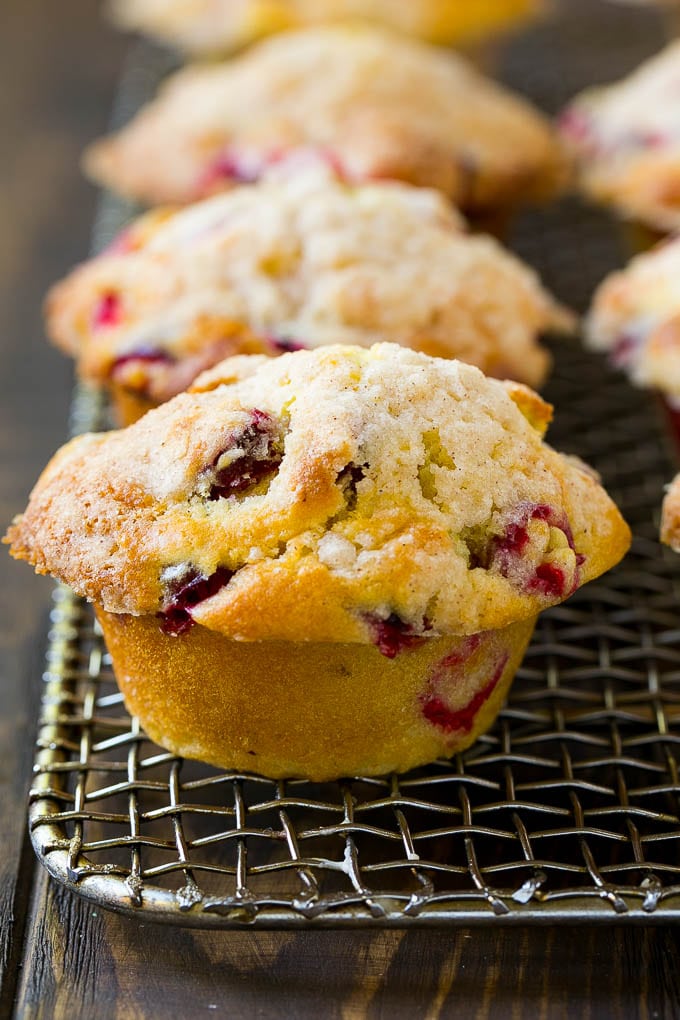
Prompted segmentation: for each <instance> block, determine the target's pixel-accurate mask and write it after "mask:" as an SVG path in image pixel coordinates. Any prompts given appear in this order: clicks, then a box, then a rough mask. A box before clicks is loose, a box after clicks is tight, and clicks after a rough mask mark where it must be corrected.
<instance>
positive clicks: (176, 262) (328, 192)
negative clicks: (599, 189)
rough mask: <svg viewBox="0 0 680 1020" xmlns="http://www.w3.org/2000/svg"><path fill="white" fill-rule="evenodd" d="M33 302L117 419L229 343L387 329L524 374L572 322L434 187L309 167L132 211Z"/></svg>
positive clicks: (296, 343) (274, 349) (359, 339)
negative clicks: (115, 234)
mask: <svg viewBox="0 0 680 1020" xmlns="http://www.w3.org/2000/svg"><path fill="white" fill-rule="evenodd" d="M46 312H47V329H48V333H49V335H50V336H51V337H52V339H53V340H54V342H55V343H56V344H57V345H58V346H60V347H61V348H63V349H64V350H65V351H67V352H68V353H69V354H72V355H73V356H74V357H75V358H77V360H78V367H79V371H80V374H81V376H82V377H83V378H85V379H87V380H88V381H90V382H94V383H95V384H97V385H103V386H105V387H106V388H107V389H108V390H109V391H110V392H111V394H112V395H113V400H114V406H115V407H116V409H117V417H118V420H119V421H121V422H122V423H123V424H129V423H131V422H132V421H134V420H136V418H138V417H139V416H140V414H142V413H144V411H146V410H148V409H149V407H151V406H152V405H155V404H159V403H162V402H163V401H165V400H168V399H169V398H170V397H172V396H174V395H175V394H177V393H179V392H181V391H182V390H184V389H186V388H187V386H188V385H189V383H190V382H191V381H192V379H193V378H194V377H195V376H196V375H198V374H199V372H200V371H202V370H203V369H205V368H207V367H209V366H210V365H213V364H216V363H217V362H218V361H221V360H222V359H223V358H225V357H227V356H228V355H232V354H253V353H262V354H270V355H275V354H280V353H281V352H282V351H286V350H294V349H297V348H305V347H313V346H318V345H321V344H329V343H337V342H349V343H355V344H360V345H361V346H365V347H369V346H370V345H371V344H372V343H375V342H376V341H377V340H380V339H386V340H390V341H394V342H397V343H400V344H403V345H404V346H407V347H413V348H415V349H417V350H422V351H425V352H426V353H428V354H433V355H437V356H442V357H457V358H461V359H462V360H464V361H467V362H470V363H472V364H476V365H477V366H478V367H480V368H481V369H482V370H483V371H484V372H486V373H487V374H491V375H496V376H499V377H506V376H508V377H510V378H514V379H519V380H520V381H522V382H526V383H528V384H530V385H532V386H537V385H539V384H540V383H541V382H542V380H543V378H544V376H545V374H546V370H547V368H548V364H549V357H548V354H547V352H546V351H545V350H544V349H543V348H542V347H541V346H540V345H539V343H538V335H539V334H540V333H541V332H545V331H549V330H559V329H564V328H569V327H570V326H571V325H572V319H571V317H570V316H569V314H568V313H567V312H566V311H565V310H564V309H562V308H560V307H559V306H558V305H557V303H556V302H554V301H553V300H552V299H551V298H550V296H549V295H548V294H547V293H546V292H545V291H544V290H543V289H542V287H541V286H540V283H539V281H538V279H537V277H536V276H535V274H534V273H533V272H532V271H531V270H530V269H528V268H527V267H525V266H524V265H523V264H522V263H521V262H520V261H519V260H518V259H516V258H515V257H514V256H513V255H511V254H510V253H509V252H506V251H504V250H503V249H502V248H501V246H500V245H499V244H498V243H496V242H495V241H494V240H492V239H491V238H488V237H481V236H475V237H471V236H468V235H466V234H465V233H464V232H463V229H462V224H461V221H460V219H459V217H458V216H457V215H456V213H455V212H454V211H453V209H452V208H451V206H450V205H449V204H448V203H447V202H446V200H445V199H444V198H443V197H442V196H441V195H439V194H438V193H437V192H434V191H430V190H425V189H419V188H412V187H409V186H408V185H401V184H394V183H386V184H364V185H357V186H355V187H350V186H348V185H342V184H340V183H338V182H336V181H333V180H324V179H323V178H322V177H321V178H319V177H318V176H317V175H316V174H312V175H307V176H306V175H303V176H302V177H300V176H294V177H292V178H290V177H289V178H286V179H283V180H280V181H276V180H270V181H263V182H260V183H259V184H256V185H251V186H243V187H240V188H236V189H234V190H233V191H230V192H228V193H226V194H222V195H217V196H215V197H213V198H210V199H206V200H205V201H203V202H202V203H198V204H196V205H193V206H189V207H188V208H185V209H182V210H180V211H174V212H173V211H172V210H165V211H163V210H157V211H155V212H153V213H149V214H147V215H146V216H144V217H142V218H140V219H139V220H137V221H136V222H134V223H132V224H131V225H130V226H129V227H128V228H127V230H125V231H124V232H123V234H122V235H121V236H120V237H119V238H118V240H117V241H116V242H114V244H113V245H112V247H111V248H110V249H109V250H107V251H106V252H105V253H104V254H102V255H100V256H99V257H97V258H95V259H92V260H91V261H90V262H88V263H86V264H85V265H83V266H81V267H79V268H78V269H76V270H75V271H74V272H73V273H71V275H70V276H68V277H67V278H66V279H65V280H64V281H62V282H61V283H59V284H57V285H56V286H55V287H54V288H53V289H52V291H51V292H50V295H49V297H48V300H47V303H46Z"/></svg>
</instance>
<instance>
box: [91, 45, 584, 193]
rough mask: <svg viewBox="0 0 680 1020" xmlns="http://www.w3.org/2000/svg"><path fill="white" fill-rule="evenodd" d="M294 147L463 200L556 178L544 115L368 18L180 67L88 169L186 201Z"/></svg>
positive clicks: (355, 171) (557, 162) (358, 176)
mask: <svg viewBox="0 0 680 1020" xmlns="http://www.w3.org/2000/svg"><path fill="white" fill-rule="evenodd" d="M301 148H312V149H315V150H316V152H317V154H318V155H319V157H320V158H323V159H325V160H326V161H327V162H328V163H329V164H331V165H332V166H333V167H334V168H335V169H336V170H337V172H338V173H339V174H340V175H341V176H342V177H343V178H344V179H345V180H348V181H360V180H366V179H367V178H368V179H375V178H386V179H396V180H403V181H406V182H408V183H412V184H418V185H423V186H429V187H434V188H437V189H438V190H440V191H442V192H444V193H445V194H446V195H448V196H449V197H450V198H452V199H453V200H454V201H455V202H457V203H458V204H462V205H463V206H465V207H466V208H469V209H480V210H483V209H488V208H489V207H494V206H498V205H507V204H512V203H514V202H516V201H519V200H522V199H526V198H534V197H541V196H544V195H547V194H550V193H552V192H553V191H554V190H555V188H556V187H557V186H558V185H559V184H560V183H561V181H562V177H563V173H564V164H563V158H562V153H561V150H560V148H559V145H558V143H557V141H556V139H555V136H554V134H553V132H552V129H551V127H550V125H549V123H548V121H547V120H546V119H545V118H543V117H542V116H541V115H540V114H539V113H537V112H536V111H535V110H534V109H533V108H532V107H531V106H530V104H529V103H527V102H526V101H524V100H522V99H520V98H518V97H517V96H514V95H512V94H511V93H509V92H508V91H506V90H505V89H503V88H502V87H501V86H499V85H496V84H494V83H493V82H491V81H489V80H488V79H486V78H484V77H483V76H482V75H480V74H479V73H478V72H477V71H475V70H474V68H473V67H471V66H470V65H469V64H468V63H467V62H466V61H464V60H463V59H462V58H460V57H457V56H455V55H454V54H452V53H447V52H445V51H443V50H441V51H440V50H437V49H435V48H432V47H428V46H426V45H425V44H423V43H418V42H414V41H412V40H408V39H406V38H405V37H402V36H399V35H393V34H391V33H389V32H383V31H379V30H377V29H376V30H374V29H370V28H358V27H353V28H347V27H344V28H343V27H327V28H310V29H302V30H300V31H297V32H289V33H284V34H282V35H280V36H276V37H274V38H272V39H269V40H266V41H265V42H262V43H260V44H258V45H257V46H255V47H253V48H252V49H251V50H249V51H248V52H247V53H245V54H244V55H243V56H239V57H237V58H236V59H234V60H232V61H229V62H227V63H223V64H217V65H204V66H194V67H187V68H185V69H183V70H181V71H179V72H178V73H177V74H175V75H173V76H172V77H171V78H170V79H169V80H168V81H167V83H166V84H165V85H164V86H163V88H162V90H161V92H160V94H159V95H158V97H157V98H156V99H155V100H154V101H153V102H151V103H150V104H149V105H148V106H146V107H144V108H143V109H142V110H141V111H140V112H139V113H138V114H137V116H135V117H134V119H133V120H132V121H131V122H130V123H129V124H128V125H127V126H126V127H125V128H123V130H122V131H120V132H119V133H118V134H115V135H112V136H111V137H109V138H105V139H103V140H100V141H99V142H95V143H94V145H92V146H91V147H90V148H89V150H88V151H87V153H86V158H85V167H86V170H87V171H88V172H89V173H90V174H91V175H92V177H94V178H95V179H96V180H98V181H100V182H102V183H104V184H106V185H108V186H110V187H112V188H113V189H114V190H116V191H119V192H122V193H124V194H126V195H129V196H131V197H133V198H136V199H140V200H142V201H145V202H150V203H161V202H182V203H185V202H190V201H195V200H196V199H198V198H203V197H205V196H207V195H209V194H212V193H214V192H215V191H220V190H225V189H226V188H229V187H231V186H233V184H234V183H238V182H252V181H254V180H256V179H258V178H259V177H261V176H262V174H263V172H264V171H265V170H266V168H267V167H270V166H272V165H273V164H277V163H280V162H281V161H282V160H284V159H286V158H288V157H289V156H290V154H291V153H292V152H296V151H298V150H300V149H301Z"/></svg>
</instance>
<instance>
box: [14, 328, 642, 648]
mask: <svg viewBox="0 0 680 1020" xmlns="http://www.w3.org/2000/svg"><path fill="white" fill-rule="evenodd" d="M549 417H550V408H549V407H548V406H547V405H546V404H544V403H543V401H541V399H540V398H539V397H538V396H537V395H536V394H534V393H533V392H532V391H531V390H528V389H526V388H525V387H523V386H521V385H519V384H512V383H502V382H498V381H496V380H493V379H487V378H486V377H485V376H484V375H483V374H482V373H481V372H480V371H479V370H478V369H476V368H474V367H472V366H469V365H465V364H463V363H461V362H457V361H445V360H440V359H435V358H430V357H428V356H427V355H424V354H421V353H418V352H414V351H411V350H407V349H405V348H402V347H398V346H396V345H393V344H378V345H375V346H374V347H372V348H370V349H368V350H366V349H364V348H359V347H349V346H333V347H321V348H318V349H317V350H314V351H300V352H296V353H293V354H286V355H283V356H282V357H280V358H264V357H257V356H250V357H247V356H241V357H236V358H231V359H228V360H226V361H224V362H222V363H221V364H220V365H218V366H216V367H215V368H214V369H212V370H211V371H210V372H207V373H205V374H204V375H203V376H201V377H200V378H199V379H198V380H197V382H196V384H195V385H194V387H193V388H192V390H191V391H190V392H188V393H183V394H180V395H179V396H177V397H175V398H174V399H173V400H171V401H169V402H168V403H167V404H163V405H162V406H161V407H159V408H157V409H155V410H153V411H151V412H149V413H148V414H147V415H145V416H144V417H143V418H142V419H140V420H139V421H138V422H137V423H136V424H135V425H132V426H130V427H129V428H127V429H123V430H121V431H118V432H110V433H105V434H102V435H85V436H81V437H78V438H77V439H74V440H72V441H71V442H70V443H69V444H67V445H66V446H65V447H63V448H62V450H60V451H59V452H58V453H57V454H56V455H55V457H54V458H53V460H52V461H51V463H50V464H49V465H48V467H47V468H46V469H45V471H44V473H43V475H42V477H41V478H40V480H39V481H38V483H37V485H36V487H35V489H34V491H33V493H32V495H31V499H30V502H29V506H28V509H27V510H26V512H25V514H24V515H23V516H21V517H18V518H17V519H16V521H15V522H14V524H13V526H12V527H11V528H10V530H9V533H8V536H7V541H10V542H11V544H12V550H11V551H12V553H13V555H14V556H16V557H18V558H22V559H27V560H29V561H30V562H31V563H32V564H33V565H34V566H35V567H36V569H37V570H38V572H50V573H52V574H54V575H56V576H57V577H59V578H60V579H61V580H63V581H65V582H67V583H68V584H70V585H72V587H73V588H74V589H75V590H76V591H77V592H78V593H79V594H82V595H85V596H87V597H88V598H89V599H92V600H94V601H95V602H97V603H98V604H100V605H102V606H103V607H104V608H105V609H106V610H108V611H109V612H113V613H130V614H134V615H143V614H152V613H159V614H160V622H161V625H162V626H163V627H164V629H166V630H167V631H168V632H169V633H175V634H179V633H183V632H184V631H185V630H187V629H188V628H189V627H191V625H192V624H193V623H199V624H201V625H203V626H205V627H208V628H210V629H213V630H216V631H219V632H221V633H223V634H225V635H228V636H230V637H232V638H235V639H239V640H265V639H281V640H291V641H341V642H366V643H367V642H374V643H375V644H376V645H378V646H379V647H380V648H381V650H383V651H384V652H385V654H395V653H396V651H398V650H399V649H400V648H402V647H405V646H408V645H409V643H410V644H412V643H413V641H415V640H418V639H419V638H422V637H434V636H436V635H438V634H445V633H452V634H469V633H476V632H478V631H482V630H489V629H493V628H497V627H503V626H505V625H507V624H509V623H511V622H513V621H515V620H519V619H523V618H526V617H529V616H531V615H533V614H535V613H536V612H538V611H539V610H540V609H542V608H544V607H545V606H548V605H551V604H554V603H556V602H560V601H561V600H563V599H564V598H566V597H567V596H568V595H570V594H571V593H572V592H573V591H574V590H575V588H576V587H578V585H580V584H581V583H583V582H585V581H588V580H590V579H591V578H593V577H595V576H597V575H598V574H600V573H602V572H603V571H604V570H606V569H608V568H609V567H610V566H611V565H613V564H614V563H615V562H616V561H618V560H619V559H620V558H621V556H622V555H623V553H624V552H625V550H626V549H627V547H628V544H629V532H628V528H627V526H626V525H625V523H624V522H623V520H622V518H621V516H620V514H619V513H618V511H617V509H616V507H615V506H614V504H613V503H612V502H611V500H610V499H609V497H608V496H607V494H606V493H605V492H604V490H603V489H602V488H601V487H600V485H599V484H598V482H597V481H596V480H595V479H594V477H593V474H592V473H591V472H589V471H588V470H587V469H585V468H584V466H583V465H581V464H580V462H577V461H575V460H573V459H572V458H565V457H563V456H561V455H560V454H558V453H556V452H555V451H554V450H552V449H550V447H548V446H546V445H544V444H543V442H542V440H541V433H542V431H543V429H544V427H545V425H546V423H547V421H548V419H549Z"/></svg>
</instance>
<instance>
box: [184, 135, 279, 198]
mask: <svg viewBox="0 0 680 1020" xmlns="http://www.w3.org/2000/svg"><path fill="white" fill-rule="evenodd" d="M283 155H284V151H283V150H280V149H272V150H271V151H270V152H258V151H257V150H254V149H243V148H239V146H235V145H233V146H232V145H227V146H225V148H223V149H222V150H221V151H220V152H218V153H217V155H216V156H215V157H214V158H213V160H212V162H210V163H209V164H208V166H207V167H206V168H205V170H204V172H203V174H202V175H201V177H200V179H199V181H198V183H197V188H196V190H197V194H198V195H199V196H200V195H206V194H210V193H211V192H213V191H216V190H218V189H219V188H220V187H221V186H222V185H223V184H224V183H225V182H230V183H232V184H254V183H255V182H256V181H258V180H259V179H260V177H261V176H262V171H263V170H264V169H265V167H267V166H269V165H271V164H274V163H278V162H279V161H280V160H281V159H282V157H283Z"/></svg>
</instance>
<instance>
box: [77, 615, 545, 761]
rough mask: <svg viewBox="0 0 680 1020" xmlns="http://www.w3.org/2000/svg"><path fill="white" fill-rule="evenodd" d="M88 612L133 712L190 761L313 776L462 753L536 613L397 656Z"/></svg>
mask: <svg viewBox="0 0 680 1020" xmlns="http://www.w3.org/2000/svg"><path fill="white" fill-rule="evenodd" d="M97 616H98V618H99V621H100V623H101V626H102V629H103V631H104V636H105V639H106V643H107V645H108V648H109V651H110V653H111V657H112V660H113V668H114V672H115V675H116V679H117V681H118V685H119V687H120V689H121V691H122V694H123V697H124V699H125V703H126V705H127V707H128V709H129V711H130V712H131V713H132V714H134V715H137V716H138V717H139V719H140V721H141V723H142V725H143V726H144V728H145V730H146V731H147V733H148V734H149V736H150V737H151V738H152V739H153V740H155V741H156V742H157V743H159V744H160V745H161V746H163V747H166V748H168V749H169V750H171V751H173V752H174V753H176V754H178V755H182V756H183V757H186V758H196V759H199V760H202V761H206V762H209V763H211V764H213V765H217V766H219V767H221V768H227V769H235V770H238V771H248V772H257V773H259V774H261V775H265V776H269V777H271V778H275V779H278V778H284V777H300V778H306V779H311V780H314V781H324V780H330V779H337V778H339V777H341V776H348V775H350V776H351V775H382V774H385V773H388V772H404V771H406V770H408V769H411V768H414V767H416V766H418V765H423V764H425V763H427V762H430V761H433V760H434V759H435V758H439V757H450V756H451V755H453V754H456V753H457V752H459V751H462V750H464V749H465V748H466V747H469V746H470V744H472V743H473V742H474V741H475V740H476V739H477V737H478V736H479V735H480V734H481V733H482V732H484V731H485V730H486V729H488V727H489V726H490V725H491V724H492V722H493V721H494V719H495V717H496V715H497V713H498V711H499V710H500V708H501V705H502V704H503V701H504V699H505V696H506V694H507V691H508V689H509V687H510V684H511V682H512V679H513V677H514V674H515V672H516V670H517V667H518V666H519V663H520V661H521V659H522V656H523V654H524V650H525V648H526V645H527V643H528V641H529V639H530V637H531V634H532V631H533V628H534V624H535V618H533V617H532V618H530V619H528V620H522V621H520V622H519V623H515V624H512V625H511V626H509V627H506V628H504V629H503V630H498V631H488V632H486V633H484V634H479V635H472V636H469V637H460V636H454V637H452V636H447V637H443V638H427V639H424V640H422V641H421V642H419V643H418V645H417V647H413V648H406V649H404V650H403V651H402V652H400V653H399V654H398V655H396V656H395V658H393V659H389V658H386V657H385V656H384V655H382V654H381V653H380V652H379V651H378V649H377V648H375V647H374V646H373V645H362V644H340V643H338V644H313V643H305V642H299V643H293V642H282V641H270V642H244V641H233V640H231V639H230V638H227V637H225V636H223V635H221V634H218V633H216V632H214V631H210V630H207V629H206V628H204V627H200V626H195V627H193V628H192V629H191V630H190V631H189V632H188V633H186V634H184V635H182V636H180V637H170V636H168V635H166V634H164V633H163V632H162V631H161V630H160V628H159V625H158V621H157V620H156V618H155V617H149V616H143V617H133V616H126V615H121V614H112V613H107V612H105V611H103V610H101V609H100V608H98V609H97Z"/></svg>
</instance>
